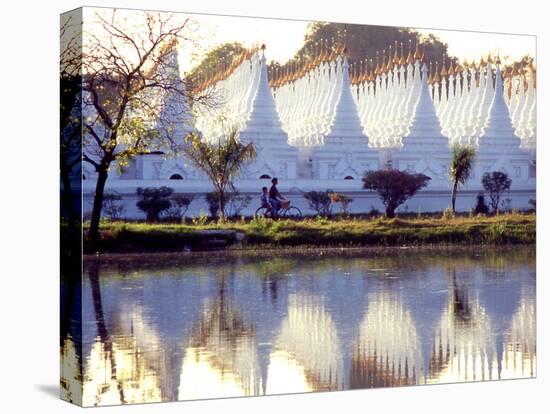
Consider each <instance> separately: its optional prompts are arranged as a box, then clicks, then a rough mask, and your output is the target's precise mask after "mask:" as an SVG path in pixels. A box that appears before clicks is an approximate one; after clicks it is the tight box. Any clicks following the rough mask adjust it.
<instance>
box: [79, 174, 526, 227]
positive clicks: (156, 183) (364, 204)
mask: <svg viewBox="0 0 550 414" xmlns="http://www.w3.org/2000/svg"><path fill="white" fill-rule="evenodd" d="M270 185H271V180H269V179H265V180H241V181H239V182H238V183H237V185H236V187H237V190H238V191H239V192H240V193H241V195H242V196H247V195H248V196H251V197H252V201H251V202H250V204H249V206H248V207H247V208H245V209H244V210H243V211H242V213H241V215H244V216H252V215H253V214H254V212H255V211H256V209H257V208H258V207H260V195H261V188H262V187H263V186H266V187H268V188H269V187H270ZM162 186H167V187H170V188H172V189H173V190H174V192H175V193H178V194H181V193H183V194H194V195H195V197H194V199H193V201H192V202H191V205H190V207H189V210H188V211H187V214H186V217H193V216H198V215H200V214H201V213H204V214H206V215H209V212H208V203H206V201H205V200H204V194H205V193H207V192H209V191H211V190H212V187H211V185H210V184H209V183H208V182H207V181H203V180H111V179H110V178H109V180H108V181H107V185H106V189H105V190H106V191H107V192H113V193H116V194H119V195H121V196H122V200H121V202H120V203H121V204H123V205H124V206H125V208H126V211H125V213H124V218H126V219H132V220H144V219H145V215H144V214H143V213H142V212H140V211H139V210H138V209H137V207H136V202H137V201H138V198H137V196H136V189H137V188H138V187H155V188H158V187H162ZM278 188H279V191H280V192H281V193H282V194H283V195H284V196H285V197H287V198H288V199H290V201H291V204H292V205H294V206H296V207H298V208H300V210H301V211H302V214H303V215H310V216H315V215H316V212H314V211H313V210H311V209H310V208H309V206H308V204H307V201H306V200H305V198H304V196H303V194H304V192H307V191H326V190H329V189H330V190H333V191H336V192H339V193H343V194H345V195H347V196H349V197H351V198H353V202H352V203H351V204H350V212H351V213H353V214H359V213H368V212H370V211H371V209H373V208H374V209H377V210H378V211H379V212H380V213H383V212H384V206H383V205H382V202H381V201H380V199H379V198H378V195H377V194H376V193H372V192H368V191H366V190H363V189H362V182H361V180H324V181H320V180H282V181H281V182H280V183H279V186H278ZM82 191H83V212H84V216H85V218H86V217H88V216H89V214H90V213H91V210H92V203H93V194H94V191H95V187H94V182H93V180H85V181H84V182H83V190H82ZM480 191H482V188H481V185H480V184H478V183H477V180H475V182H474V180H472V182H469V183H468V185H467V186H466V188H463V189H460V190H459V192H458V196H457V200H456V209H457V211H459V212H467V211H469V210H470V209H473V208H474V206H475V204H476V197H477V194H478V193H479V192H480ZM535 198H536V192H535V190H534V187H533V186H530V185H520V183H518V184H517V185H514V182H512V190H511V191H510V192H509V193H506V194H504V195H503V196H502V200H506V199H510V204H509V208H516V209H520V210H521V209H530V208H532V206H531V205H530V204H529V200H530V199H535ZM485 201H486V203H487V204H488V203H489V199H488V196H487V194H485ZM450 202H451V186H450V183H449V184H446V185H440V186H434V187H433V189H429V190H424V191H420V192H419V193H417V194H416V195H415V196H414V197H413V198H412V199H410V200H408V201H407V202H406V203H405V204H404V205H402V206H401V207H400V208H399V209H398V210H397V212H398V213H406V212H408V213H419V212H420V213H431V212H434V213H435V212H438V213H441V212H442V211H443V210H445V209H446V208H447V207H449V205H450ZM339 212H340V209H339V206H337V205H335V206H333V213H334V214H337V213H339Z"/></svg>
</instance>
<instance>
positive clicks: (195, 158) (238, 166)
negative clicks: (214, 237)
mask: <svg viewBox="0 0 550 414" xmlns="http://www.w3.org/2000/svg"><path fill="white" fill-rule="evenodd" d="M183 152H184V154H185V155H186V157H187V158H188V159H189V160H190V161H191V163H192V164H193V165H194V166H195V167H196V168H198V169H199V170H201V171H202V172H203V173H204V174H205V175H206V176H207V177H208V179H209V180H210V182H211V183H212V184H213V185H214V191H215V192H216V194H217V196H218V203H219V212H220V213H219V214H220V220H222V221H224V220H225V204H226V198H227V192H228V191H227V190H228V189H232V188H233V181H234V180H235V179H236V178H237V177H238V176H239V174H240V173H241V171H242V169H243V167H244V166H245V165H246V164H248V163H249V162H251V161H253V160H254V159H255V158H256V148H255V147H254V144H252V143H248V144H244V143H242V142H240V141H239V139H238V133H237V131H232V132H230V133H229V134H228V135H227V137H226V138H225V139H220V140H219V141H218V143H217V144H211V143H208V142H206V141H204V140H203V139H202V137H201V136H199V135H198V134H197V133H190V134H189V135H187V136H186V138H185V145H184V147H183Z"/></svg>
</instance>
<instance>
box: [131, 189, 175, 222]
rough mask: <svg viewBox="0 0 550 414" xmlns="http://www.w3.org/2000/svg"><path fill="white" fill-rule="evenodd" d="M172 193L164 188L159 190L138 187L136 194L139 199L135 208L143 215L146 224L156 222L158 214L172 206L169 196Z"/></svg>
mask: <svg viewBox="0 0 550 414" xmlns="http://www.w3.org/2000/svg"><path fill="white" fill-rule="evenodd" d="M173 192H174V190H172V189H171V188H168V187H164V186H163V187H160V188H153V187H147V188H141V187H139V188H138V189H137V191H136V194H137V195H138V197H139V198H140V199H139V200H138V202H137V203H136V206H137V208H138V209H139V210H141V211H143V212H144V213H145V215H146V217H147V221H148V222H155V221H158V220H159V215H160V213H162V212H163V211H164V210H168V209H169V208H170V207H171V206H172V203H171V201H170V196H171V195H172V193H173Z"/></svg>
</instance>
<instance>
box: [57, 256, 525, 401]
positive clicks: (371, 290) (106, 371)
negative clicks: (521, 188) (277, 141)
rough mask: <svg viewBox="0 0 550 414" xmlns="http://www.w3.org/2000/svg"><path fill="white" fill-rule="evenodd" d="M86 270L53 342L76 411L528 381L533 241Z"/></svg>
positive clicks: (102, 264)
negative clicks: (70, 317) (77, 322)
mask: <svg viewBox="0 0 550 414" xmlns="http://www.w3.org/2000/svg"><path fill="white" fill-rule="evenodd" d="M85 273H86V276H85V279H84V281H83V285H82V297H81V303H82V312H83V314H82V317H83V324H82V327H81V331H80V328H77V327H75V326H72V327H69V329H68V333H67V335H66V336H65V339H64V340H62V342H61V355H62V377H63V379H62V387H63V392H64V393H65V397H66V398H69V399H71V398H73V399H74V398H77V394H78V393H79V391H78V386H77V381H78V380H79V379H82V381H83V383H84V387H83V395H82V400H83V403H84V404H85V405H108V404H120V403H138V402H156V401H174V400H187V399H197V398H213V397H234V396H248V395H266V394H281V393H294V392H308V391H328V390H343V389H354V388H371V387H392V386H402V385H416V384H430V383H448V382H463V381H482V380H496V379H506V378H530V377H534V376H535V375H536V343H535V341H536V329H535V253H534V247H527V248H513V249H509V250H501V251H497V252H494V251H493V252H491V251H483V250H481V251H461V252H454V253H451V252H444V251H428V252H419V251H409V250H390V251H387V252H385V253H378V254H374V253H369V252H355V253H346V254H344V253H340V252H338V253H330V252H324V253H323V254H321V253H320V252H314V253H307V254H306V253H302V254H298V253H296V254H281V255H274V254H269V255H250V254H246V255H239V254H219V253H210V254H208V255H197V256H195V255H187V256H183V257H180V258H179V259H174V258H170V257H165V256H159V257H157V258H154V260H152V261H142V260H140V261H139V263H138V262H137V261H125V262H112V261H111V262H109V261H105V260H103V261H102V260H94V261H93V262H92V263H87V264H86V266H85ZM77 302H80V300H78V301H77ZM77 305H78V303H77Z"/></svg>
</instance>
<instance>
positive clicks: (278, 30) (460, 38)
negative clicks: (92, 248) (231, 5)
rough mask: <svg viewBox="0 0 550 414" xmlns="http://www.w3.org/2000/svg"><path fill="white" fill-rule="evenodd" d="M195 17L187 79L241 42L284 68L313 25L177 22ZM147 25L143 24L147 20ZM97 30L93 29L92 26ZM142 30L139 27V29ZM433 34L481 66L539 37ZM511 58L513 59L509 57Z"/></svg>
mask: <svg viewBox="0 0 550 414" xmlns="http://www.w3.org/2000/svg"><path fill="white" fill-rule="evenodd" d="M87 10H88V11H89V12H88V14H85V16H87V17H85V20H86V19H93V16H94V14H95V13H97V12H98V11H99V12H100V13H102V15H103V16H112V11H111V10H110V9H95V8H88V9H87ZM140 16H143V15H142V12H140V11H136V10H117V17H118V18H119V19H121V21H123V22H124V23H123V24H131V23H130V22H134V21H139V20H140V19H139V17H140ZM187 18H190V20H191V23H192V24H191V25H190V26H189V30H190V31H189V33H191V34H192V37H193V38H194V39H198V40H197V43H196V44H194V45H193V46H192V47H191V46H190V44H189V43H185V42H182V43H180V47H179V62H180V69H181V71H182V75H183V74H184V73H185V72H187V71H189V70H191V69H192V68H193V66H195V65H197V64H198V63H200V61H201V60H202V58H203V57H204V55H205V54H206V53H207V52H208V50H210V49H212V48H213V47H216V46H217V45H220V44H223V43H226V42H240V43H242V44H243V45H244V46H245V47H253V46H256V45H261V44H265V45H266V57H267V59H268V61H271V60H275V61H279V62H281V63H284V62H286V61H287V60H289V59H290V58H291V57H292V56H293V55H294V54H295V52H296V51H297V50H298V49H299V48H300V47H301V45H302V43H303V40H304V35H305V34H306V31H307V26H308V24H309V22H307V21H296V20H278V19H267V18H250V17H233V16H216V15H200V14H184V13H176V14H174V16H173V20H174V22H181V21H184V20H185V19H187ZM141 21H142V20H141ZM90 27H93V26H90ZM134 29H136V30H137V31H139V28H134ZM416 30H418V31H419V32H420V33H422V34H424V35H427V34H429V33H433V34H434V35H436V36H437V37H439V38H440V40H442V41H443V42H445V43H447V44H448V45H449V54H450V55H453V56H456V57H458V58H459V59H460V60H461V61H463V60H464V59H467V60H468V61H471V60H472V59H475V60H476V61H478V60H479V59H480V58H481V57H482V56H483V57H486V56H487V54H488V53H491V54H493V55H496V54H499V55H500V56H501V58H502V59H503V61H504V63H507V62H508V61H514V60H519V59H520V58H521V57H522V56H524V55H526V54H529V55H531V56H535V55H536V50H535V47H536V42H535V37H534V36H528V35H511V34H494V33H482V32H465V31H455V30H435V29H416ZM506 57H509V58H506Z"/></svg>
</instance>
